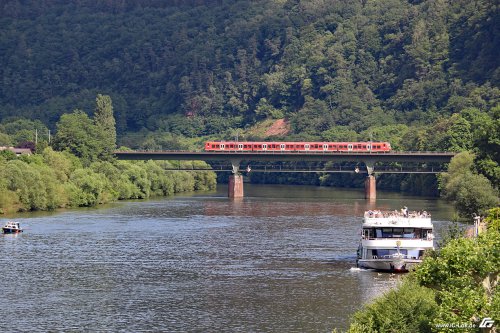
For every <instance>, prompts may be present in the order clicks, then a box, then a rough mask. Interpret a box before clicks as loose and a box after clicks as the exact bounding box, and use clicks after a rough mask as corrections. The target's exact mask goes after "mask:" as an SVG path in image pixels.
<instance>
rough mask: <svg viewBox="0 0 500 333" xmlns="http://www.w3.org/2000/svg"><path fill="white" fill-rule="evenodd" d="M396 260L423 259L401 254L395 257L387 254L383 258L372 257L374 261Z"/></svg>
mask: <svg viewBox="0 0 500 333" xmlns="http://www.w3.org/2000/svg"><path fill="white" fill-rule="evenodd" d="M396 258H398V259H399V258H401V259H413V260H421V259H422V257H415V256H413V257H412V256H409V255H407V254H402V253H400V254H399V255H397V256H395V255H394V254H386V255H383V256H372V259H396Z"/></svg>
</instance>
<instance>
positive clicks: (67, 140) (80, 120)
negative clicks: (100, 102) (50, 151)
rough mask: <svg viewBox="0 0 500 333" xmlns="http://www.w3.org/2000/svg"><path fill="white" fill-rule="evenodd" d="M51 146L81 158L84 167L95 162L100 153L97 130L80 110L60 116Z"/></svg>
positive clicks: (100, 147)
mask: <svg viewBox="0 0 500 333" xmlns="http://www.w3.org/2000/svg"><path fill="white" fill-rule="evenodd" d="M53 146H54V148H55V149H57V150H61V151H68V152H70V153H71V154H73V155H75V156H77V157H79V158H81V159H82V161H83V164H84V165H89V164H90V163H91V162H92V161H96V160H97V158H98V156H99V155H100V154H101V152H102V144H101V143H100V142H99V137H98V132H97V128H96V126H95V125H94V124H93V122H92V119H90V118H89V117H88V115H87V114H86V113H84V112H83V111H81V110H76V111H75V112H73V113H71V114H63V115H62V116H61V119H60V120H59V122H58V123H57V133H56V135H55V136H54V144H53Z"/></svg>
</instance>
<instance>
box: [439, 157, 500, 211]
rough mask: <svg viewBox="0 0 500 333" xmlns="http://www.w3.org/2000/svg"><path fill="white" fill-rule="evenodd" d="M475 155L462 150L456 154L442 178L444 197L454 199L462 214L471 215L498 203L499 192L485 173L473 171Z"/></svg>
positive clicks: (441, 185) (441, 184)
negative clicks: (480, 173)
mask: <svg viewBox="0 0 500 333" xmlns="http://www.w3.org/2000/svg"><path fill="white" fill-rule="evenodd" d="M473 165H474V155H473V154H471V153H469V152H462V153H460V154H458V155H456V156H455V157H454V158H453V159H452V160H451V163H450V165H449V168H448V172H447V173H445V174H443V175H442V176H441V179H440V188H441V190H442V193H443V195H444V197H445V198H446V199H448V200H450V201H452V202H453V203H454V205H455V208H456V209H457V211H458V212H459V214H460V215H461V216H464V217H471V216H472V214H481V213H483V212H484V211H485V210H487V209H489V208H492V207H495V206H496V205H498V192H497V191H495V190H494V189H493V188H492V186H491V183H490V182H489V180H488V179H487V178H486V177H484V176H483V175H479V174H477V173H475V172H473Z"/></svg>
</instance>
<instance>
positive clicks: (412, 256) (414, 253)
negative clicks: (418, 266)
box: [408, 250, 424, 259]
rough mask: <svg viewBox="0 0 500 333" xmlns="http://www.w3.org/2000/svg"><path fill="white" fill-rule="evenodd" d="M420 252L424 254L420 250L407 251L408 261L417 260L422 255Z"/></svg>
mask: <svg viewBox="0 0 500 333" xmlns="http://www.w3.org/2000/svg"><path fill="white" fill-rule="evenodd" d="M420 252H424V251H421V250H408V258H410V259H419V258H420V257H421V256H422V255H421V254H420Z"/></svg>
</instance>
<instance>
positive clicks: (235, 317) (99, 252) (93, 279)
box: [0, 184, 452, 332]
mask: <svg viewBox="0 0 500 333" xmlns="http://www.w3.org/2000/svg"><path fill="white" fill-rule="evenodd" d="M226 191H227V188H226V187H225V186H221V187H218V189H217V191H214V192H208V193H190V194H183V195H177V196H174V197H170V198H160V199H153V200H147V201H128V202H120V203H116V204H112V205H106V206H101V207H99V208H89V209H75V210H61V211H57V212H54V213H33V214H32V213H25V214H21V215H18V216H15V220H17V221H19V222H20V223H21V226H22V227H24V228H25V232H24V233H22V234H19V235H1V237H0V250H1V254H2V255H1V258H0V271H1V273H2V274H1V276H2V283H1V284H0V295H1V297H0V309H1V311H2V316H0V331H1V332H19V331H25V332H34V331H43V332H45V331H53V332H60V331H65V332H67V331H75V332H82V331H85V332H103V331H109V332H118V331H121V332H331V331H332V330H333V329H334V328H339V329H341V330H343V329H346V328H347V327H348V324H349V317H350V316H351V315H352V314H353V313H354V312H355V311H356V310H358V309H359V308H360V307H361V305H362V304H364V303H366V302H368V301H369V300H371V299H373V298H374V297H376V296H377V295H380V294H381V293H383V292H384V291H386V290H389V289H390V288H392V287H394V285H395V284H396V283H397V280H398V279H399V276H396V277H394V276H392V275H390V274H379V273H376V272H371V271H360V270H357V269H355V268H354V267H355V257H356V249H357V246H358V241H359V233H360V224H361V221H362V218H361V217H362V215H363V212H364V210H366V209H370V208H373V207H374V206H373V205H370V204H369V203H367V202H366V201H365V200H364V199H363V192H362V191H360V190H339V189H333V188H324V187H308V186H276V185H273V186H267V185H250V184H245V195H246V197H245V198H243V199H242V200H230V199H228V198H227V197H226ZM378 195H379V199H377V202H376V207H377V208H378V209H399V208H401V207H402V206H404V205H406V206H408V207H409V209H410V210H413V209H415V210H427V211H428V212H431V213H432V214H433V222H434V224H435V228H436V230H437V234H438V237H439V234H440V232H441V233H442V232H443V230H444V229H445V228H447V225H448V224H449V220H450V218H451V215H452V209H451V207H450V206H449V205H447V204H445V203H444V202H443V201H440V200H436V199H425V198H418V197H407V196H402V195H400V194H395V193H383V192H379V193H378ZM3 222H5V219H2V223H3Z"/></svg>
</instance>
